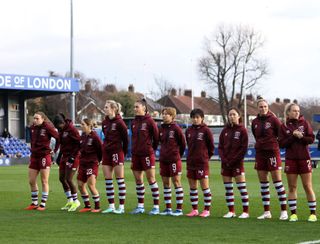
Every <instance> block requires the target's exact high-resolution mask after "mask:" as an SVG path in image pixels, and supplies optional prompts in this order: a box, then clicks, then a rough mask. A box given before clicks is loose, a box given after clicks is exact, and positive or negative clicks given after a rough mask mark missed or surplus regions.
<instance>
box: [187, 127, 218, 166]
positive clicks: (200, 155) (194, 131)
mask: <svg viewBox="0 0 320 244" xmlns="http://www.w3.org/2000/svg"><path fill="white" fill-rule="evenodd" d="M186 140H187V144H188V156H187V169H188V170H197V169H203V168H205V167H208V166H209V160H210V158H211V157H212V155H213V152H214V144H213V135H212V132H211V131H210V129H209V128H208V127H207V125H206V124H201V125H192V126H191V127H189V128H188V129H187V130H186Z"/></svg>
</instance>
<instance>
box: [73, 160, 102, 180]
mask: <svg viewBox="0 0 320 244" xmlns="http://www.w3.org/2000/svg"><path fill="white" fill-rule="evenodd" d="M98 171H99V165H98V163H96V164H91V165H88V166H82V165H80V167H79V170H78V176H77V180H79V181H82V182H84V183H86V182H87V180H88V179H89V177H90V176H91V175H94V176H95V177H96V178H97V177H98Z"/></svg>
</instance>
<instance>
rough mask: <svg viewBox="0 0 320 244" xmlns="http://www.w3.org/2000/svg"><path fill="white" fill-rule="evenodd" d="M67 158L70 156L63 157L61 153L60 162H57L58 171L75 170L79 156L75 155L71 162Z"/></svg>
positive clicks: (77, 166)
mask: <svg viewBox="0 0 320 244" xmlns="http://www.w3.org/2000/svg"><path fill="white" fill-rule="evenodd" d="M69 158H70V157H64V156H63V155H62V157H61V159H60V163H59V171H60V172H66V171H76V170H77V169H78V168H79V163H80V160H79V157H76V158H75V159H74V162H73V163H72V164H71V163H69V162H68V159H69Z"/></svg>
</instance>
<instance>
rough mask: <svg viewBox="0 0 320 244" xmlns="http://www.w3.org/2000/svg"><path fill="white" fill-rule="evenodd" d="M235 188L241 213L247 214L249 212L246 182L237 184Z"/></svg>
mask: <svg viewBox="0 0 320 244" xmlns="http://www.w3.org/2000/svg"><path fill="white" fill-rule="evenodd" d="M237 188H238V190H239V191H240V195H241V201H242V208H243V212H245V213H248V212H249V195H248V191H247V184H246V182H245V181H243V182H238V183H237Z"/></svg>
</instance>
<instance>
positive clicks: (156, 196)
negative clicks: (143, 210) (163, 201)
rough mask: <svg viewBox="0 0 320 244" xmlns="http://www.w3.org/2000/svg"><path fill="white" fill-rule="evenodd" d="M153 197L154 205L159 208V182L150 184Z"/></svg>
mask: <svg viewBox="0 0 320 244" xmlns="http://www.w3.org/2000/svg"><path fill="white" fill-rule="evenodd" d="M150 188H151V192H152V199H153V207H154V208H159V187H158V184H157V182H156V181H155V182H153V183H151V184H150Z"/></svg>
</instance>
